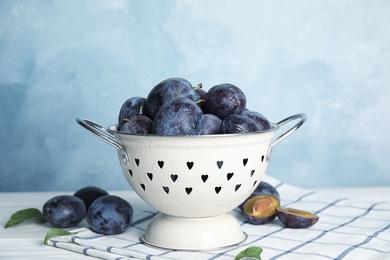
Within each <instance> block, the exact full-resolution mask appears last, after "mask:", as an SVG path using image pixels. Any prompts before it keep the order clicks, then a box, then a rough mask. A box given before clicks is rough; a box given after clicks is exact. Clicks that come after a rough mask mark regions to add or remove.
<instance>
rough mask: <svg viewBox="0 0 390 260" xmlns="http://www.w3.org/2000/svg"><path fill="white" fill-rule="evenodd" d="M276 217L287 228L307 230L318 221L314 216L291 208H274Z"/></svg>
mask: <svg viewBox="0 0 390 260" xmlns="http://www.w3.org/2000/svg"><path fill="white" fill-rule="evenodd" d="M276 215H277V216H278V218H279V220H280V222H282V223H283V224H284V225H285V226H286V227H289V228H308V227H311V226H313V225H314V224H315V223H317V222H318V220H319V217H318V216H317V215H316V214H313V213H310V212H307V211H303V210H298V209H292V208H282V207H276Z"/></svg>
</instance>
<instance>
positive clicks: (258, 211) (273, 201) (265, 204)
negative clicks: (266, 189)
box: [244, 194, 280, 225]
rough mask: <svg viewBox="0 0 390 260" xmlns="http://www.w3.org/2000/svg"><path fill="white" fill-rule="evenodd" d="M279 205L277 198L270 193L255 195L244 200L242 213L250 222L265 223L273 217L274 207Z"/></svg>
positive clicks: (274, 215) (274, 213) (274, 214)
mask: <svg viewBox="0 0 390 260" xmlns="http://www.w3.org/2000/svg"><path fill="white" fill-rule="evenodd" d="M279 206H280V202H279V200H278V199H277V198H276V197H274V196H272V195H269V194H261V195H256V196H254V197H251V198H250V199H248V200H246V201H245V203H244V215H245V216H246V218H247V220H248V222H249V223H251V224H254V225H262V224H266V223H269V222H271V221H272V220H274V219H275V217H276V208H277V207H279Z"/></svg>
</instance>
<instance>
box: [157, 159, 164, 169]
mask: <svg viewBox="0 0 390 260" xmlns="http://www.w3.org/2000/svg"><path fill="white" fill-rule="evenodd" d="M157 164H158V166H159V167H160V169H162V168H163V167H164V161H158V162H157Z"/></svg>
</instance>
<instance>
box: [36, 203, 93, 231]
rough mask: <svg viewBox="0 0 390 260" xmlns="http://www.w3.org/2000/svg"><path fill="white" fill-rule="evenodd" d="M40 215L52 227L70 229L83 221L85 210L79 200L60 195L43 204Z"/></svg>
mask: <svg viewBox="0 0 390 260" xmlns="http://www.w3.org/2000/svg"><path fill="white" fill-rule="evenodd" d="M42 214H43V217H44V218H45V220H46V221H47V222H49V224H50V225H52V226H53V227H56V228H70V227H74V226H76V225H77V224H78V223H80V222H81V220H83V219H84V217H85V215H86V209H85V204H84V202H83V201H82V200H81V199H79V198H77V197H75V196H71V195H60V196H56V197H54V198H51V199H49V200H48V201H46V202H45V204H44V205H43V208H42Z"/></svg>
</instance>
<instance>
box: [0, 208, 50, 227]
mask: <svg viewBox="0 0 390 260" xmlns="http://www.w3.org/2000/svg"><path fill="white" fill-rule="evenodd" d="M27 220H37V221H42V222H44V221H45V218H44V217H43V215H42V213H41V212H40V211H39V209H35V208H28V209H22V210H19V211H17V212H15V213H14V214H12V216H11V217H10V219H9V220H8V221H7V223H6V224H5V226H4V228H8V227H14V226H16V225H18V224H20V223H22V222H25V221H27Z"/></svg>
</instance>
